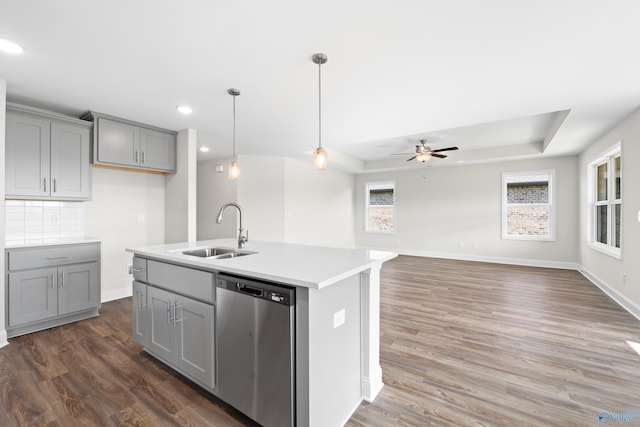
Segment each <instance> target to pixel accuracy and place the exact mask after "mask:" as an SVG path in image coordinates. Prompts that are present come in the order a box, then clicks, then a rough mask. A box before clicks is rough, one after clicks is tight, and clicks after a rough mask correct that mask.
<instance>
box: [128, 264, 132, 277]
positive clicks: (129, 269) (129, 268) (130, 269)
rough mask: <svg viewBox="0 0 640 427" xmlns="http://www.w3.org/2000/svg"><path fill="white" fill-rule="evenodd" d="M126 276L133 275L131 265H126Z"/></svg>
mask: <svg viewBox="0 0 640 427" xmlns="http://www.w3.org/2000/svg"><path fill="white" fill-rule="evenodd" d="M127 274H129V275H131V274H133V264H128V265H127Z"/></svg>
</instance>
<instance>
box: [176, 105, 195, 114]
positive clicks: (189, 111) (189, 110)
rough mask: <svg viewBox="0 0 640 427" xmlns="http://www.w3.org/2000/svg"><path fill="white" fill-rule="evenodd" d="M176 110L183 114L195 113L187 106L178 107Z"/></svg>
mask: <svg viewBox="0 0 640 427" xmlns="http://www.w3.org/2000/svg"><path fill="white" fill-rule="evenodd" d="M176 109H177V110H178V111H180V112H181V113H182V114H191V112H192V111H193V110H192V109H191V107H188V106H186V105H179V106H177V107H176Z"/></svg>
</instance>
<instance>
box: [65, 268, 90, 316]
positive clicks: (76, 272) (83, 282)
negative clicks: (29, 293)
mask: <svg viewBox="0 0 640 427" xmlns="http://www.w3.org/2000/svg"><path fill="white" fill-rule="evenodd" d="M98 280H99V278H98V263H97V262H88V263H84V264H76V265H68V266H64V267H59V268H58V314H59V315H63V314H69V313H74V312H78V311H82V310H88V309H91V308H96V307H98V305H99V304H100V295H99V293H100V283H99V282H98Z"/></svg>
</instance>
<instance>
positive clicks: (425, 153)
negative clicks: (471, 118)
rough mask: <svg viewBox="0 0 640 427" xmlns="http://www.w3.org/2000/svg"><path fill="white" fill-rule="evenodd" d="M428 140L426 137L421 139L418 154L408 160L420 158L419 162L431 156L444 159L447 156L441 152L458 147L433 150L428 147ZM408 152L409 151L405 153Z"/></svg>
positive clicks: (417, 149) (417, 146)
mask: <svg viewBox="0 0 640 427" xmlns="http://www.w3.org/2000/svg"><path fill="white" fill-rule="evenodd" d="M426 144H427V140H426V139H421V140H420V144H418V145H416V155H415V156H413V157H411V158H409V159H407V162H410V161H411V160H413V159H416V160H418V161H419V162H422V163H424V162H426V161H428V160H429V159H430V158H432V157H439V158H441V159H444V158H445V157H447V156H445V155H444V154H439V153H441V152H443V151H452V150H457V149H458V147H447V148H439V149H437V150H432V149H431V147H427V145H426ZM405 154H407V153H405Z"/></svg>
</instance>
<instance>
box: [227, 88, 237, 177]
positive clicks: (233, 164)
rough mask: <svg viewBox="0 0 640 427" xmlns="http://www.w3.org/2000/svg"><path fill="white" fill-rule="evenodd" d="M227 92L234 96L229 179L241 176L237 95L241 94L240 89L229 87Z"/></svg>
mask: <svg viewBox="0 0 640 427" xmlns="http://www.w3.org/2000/svg"><path fill="white" fill-rule="evenodd" d="M227 93H228V94H229V95H231V96H233V157H232V158H231V163H230V164H229V179H238V178H240V166H238V158H237V156H236V96H238V95H240V91H239V90H238V89H233V88H232V89H228V90H227Z"/></svg>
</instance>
